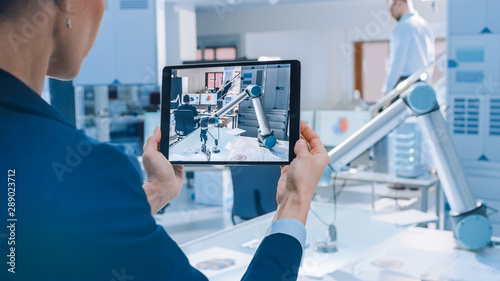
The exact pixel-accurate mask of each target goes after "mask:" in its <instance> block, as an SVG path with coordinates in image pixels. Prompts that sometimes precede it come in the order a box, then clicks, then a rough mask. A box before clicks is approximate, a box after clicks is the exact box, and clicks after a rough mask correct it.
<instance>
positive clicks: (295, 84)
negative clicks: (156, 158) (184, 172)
mask: <svg viewBox="0 0 500 281" xmlns="http://www.w3.org/2000/svg"><path fill="white" fill-rule="evenodd" d="M276 64H289V65H290V68H291V69H290V112H289V117H290V120H289V141H288V142H289V154H288V155H289V157H288V161H262V162H259V161H210V162H199V161H170V160H169V161H170V162H171V163H172V164H178V165H190V164H195V165H227V166H237V165H288V164H290V163H291V162H292V161H293V159H295V156H296V155H295V152H294V147H295V143H296V142H297V141H298V140H299V137H300V79H301V74H300V68H301V65H300V62H299V61H298V60H280V61H252V62H229V63H201V64H185V65H173V66H166V67H165V68H163V77H162V80H163V84H162V94H161V134H162V139H161V141H160V147H159V149H160V152H161V153H163V155H165V157H166V158H167V159H168V158H169V155H168V153H169V138H170V135H169V133H170V100H171V89H172V85H171V84H172V82H171V81H172V80H171V77H172V70H173V69H186V68H209V67H226V66H248V65H276ZM165 124H167V125H166V126H164V125H165Z"/></svg>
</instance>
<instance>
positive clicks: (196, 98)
mask: <svg viewBox="0 0 500 281" xmlns="http://www.w3.org/2000/svg"><path fill="white" fill-rule="evenodd" d="M188 95H189V100H190V102H189V104H191V105H199V104H200V94H188Z"/></svg>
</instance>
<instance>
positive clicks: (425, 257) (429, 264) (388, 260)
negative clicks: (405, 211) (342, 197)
mask: <svg viewBox="0 0 500 281" xmlns="http://www.w3.org/2000/svg"><path fill="white" fill-rule="evenodd" d="M325 279H327V280H332V281H334V280H335V281H336V280H338V281H340V280H342V281H378V280H384V281H385V280H388V281H393V280H400V281H416V280H428V281H433V280H435V281H438V280H455V281H476V280H488V281H494V280H496V281H498V280H500V248H498V247H497V248H487V249H484V250H482V251H480V252H470V251H465V250H458V249H455V248H454V240H453V233H451V232H449V231H441V230H432V229H426V228H413V227H412V228H408V229H406V230H404V231H402V232H401V233H399V234H398V235H396V236H394V237H392V238H390V239H389V240H387V241H386V242H384V243H382V244H380V245H379V246H377V247H375V248H373V249H372V250H370V251H369V252H368V253H366V254H364V255H363V256H361V257H359V258H357V259H355V260H354V261H351V262H350V263H349V264H347V265H345V266H343V267H342V268H341V269H339V270H337V271H336V272H334V273H332V274H329V275H328V276H327V277H325Z"/></svg>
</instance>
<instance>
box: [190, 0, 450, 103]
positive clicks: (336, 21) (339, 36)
mask: <svg viewBox="0 0 500 281" xmlns="http://www.w3.org/2000/svg"><path fill="white" fill-rule="evenodd" d="M385 3H386V1H385V0H348V1H347V0H346V1H332V2H321V3H308V4H293V5H276V6H266V7H255V8H245V9H239V8H238V7H237V6H235V7H233V9H226V10H224V11H223V12H221V11H216V10H213V11H210V10H208V11H204V12H198V14H197V33H198V35H199V36H215V35H236V34H238V35H240V36H242V37H243V40H242V42H243V43H242V44H243V45H244V46H242V47H243V49H244V52H245V55H246V57H248V58H257V57H259V56H279V57H281V58H283V59H299V60H301V62H302V67H303V69H302V97H303V98H302V108H303V109H306V110H307V109H335V108H341V107H342V105H343V104H346V103H347V101H348V100H349V99H350V97H351V95H352V91H353V87H354V73H353V72H354V70H353V54H352V46H353V42H354V41H370V40H388V39H389V37H390V34H391V32H392V29H393V27H394V25H395V21H394V20H392V19H391V18H390V17H389V14H388V12H387V7H386V4H385ZM437 3H438V6H437V7H438V10H437V12H434V11H432V7H431V2H421V1H420V0H416V1H415V7H416V8H417V10H419V12H420V14H421V15H422V16H423V17H424V18H426V19H427V20H428V21H429V22H430V23H431V25H432V26H433V28H434V30H435V32H436V35H437V36H438V37H444V36H445V34H446V26H445V23H446V9H445V6H444V5H445V2H443V1H439V2H437ZM381 71H384V69H381Z"/></svg>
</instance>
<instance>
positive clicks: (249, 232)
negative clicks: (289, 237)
mask: <svg viewBox="0 0 500 281" xmlns="http://www.w3.org/2000/svg"><path fill="white" fill-rule="evenodd" d="M312 208H313V209H314V210H315V211H316V212H317V213H318V214H319V215H320V216H321V218H322V219H323V220H324V221H326V222H328V223H330V222H332V221H333V217H334V216H333V210H334V208H333V205H332V204H327V203H316V202H313V204H312ZM377 214H379V213H377V212H374V211H369V210H359V209H354V208H349V207H345V206H337V221H336V223H335V225H336V226H337V231H338V247H339V251H338V252H336V253H333V254H320V253H316V252H315V251H314V244H315V243H316V242H317V241H322V240H324V239H325V235H326V232H327V226H325V225H323V224H322V223H321V222H320V221H319V220H318V219H317V218H316V217H315V216H314V215H313V214H312V213H311V212H310V213H309V216H308V220H307V226H306V228H307V233H308V236H307V244H308V245H309V246H308V247H307V248H306V250H305V252H304V256H303V261H302V267H301V275H302V276H322V275H325V274H327V273H328V272H333V271H334V270H337V269H339V268H341V267H342V266H343V265H345V264H347V263H348V262H349V261H351V260H353V259H354V258H356V257H358V256H360V255H361V254H363V253H364V252H366V251H367V250H369V249H370V248H372V247H374V246H376V245H378V244H380V243H382V242H383V241H385V240H386V239H388V238H390V237H393V236H395V235H396V234H398V233H399V232H401V231H402V230H403V229H404V228H402V227H397V226H394V225H391V224H387V223H383V222H380V221H377V220H374V219H372V217H373V216H374V215H377ZM273 216H274V213H271V214H268V215H265V216H262V217H259V218H257V219H254V220H251V221H248V222H245V223H242V224H239V225H237V226H235V227H232V228H229V229H227V230H223V231H220V232H218V233H215V234H213V235H210V236H207V237H204V238H200V239H197V240H195V241H191V242H189V243H185V244H183V245H181V248H182V250H183V251H184V252H185V253H186V254H187V255H188V256H189V255H191V254H193V253H197V252H200V251H203V250H206V249H209V248H213V247H223V248H226V249H230V250H234V251H238V252H242V253H246V254H250V255H253V254H254V253H255V250H256V249H255V248H249V247H243V246H242V244H245V243H247V242H249V241H252V240H255V239H261V238H263V237H264V234H265V232H266V230H267V228H268V227H269V225H270V224H271V221H272V218H273ZM367 232H369V235H367ZM245 270H246V266H245V267H240V268H235V269H234V270H232V271H229V272H226V273H224V274H220V275H217V276H213V277H211V278H210V280H239V279H240V278H241V277H242V276H243V273H244V272H245ZM303 278H309V277H303ZM301 280H308V279H301ZM311 280H313V279H311ZM315 280H318V279H315ZM320 280H321V279H320Z"/></svg>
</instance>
